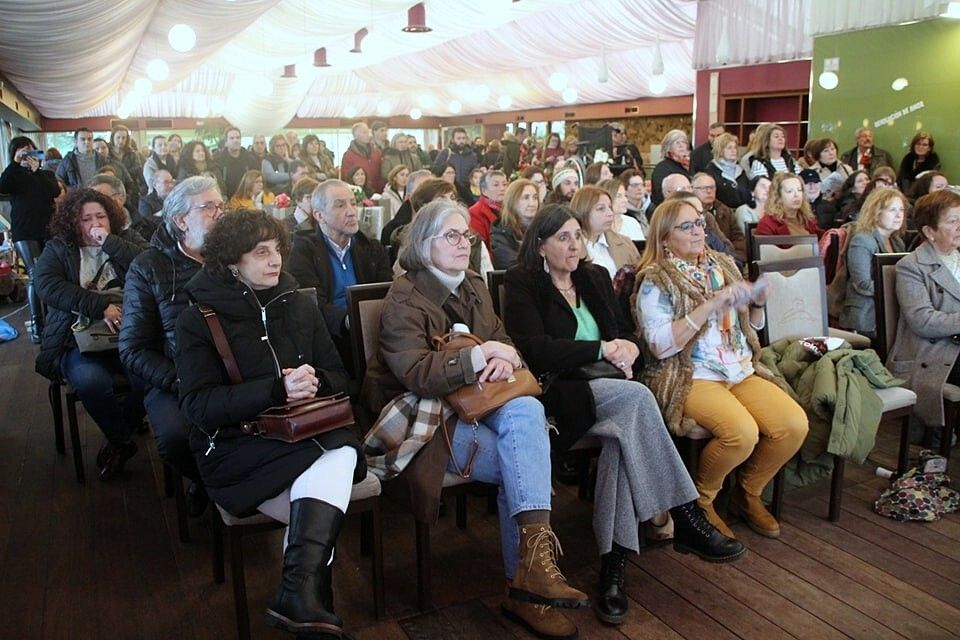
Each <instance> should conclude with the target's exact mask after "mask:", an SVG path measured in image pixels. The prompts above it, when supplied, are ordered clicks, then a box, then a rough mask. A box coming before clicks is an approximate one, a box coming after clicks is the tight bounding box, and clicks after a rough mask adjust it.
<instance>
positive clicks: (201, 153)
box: [177, 140, 223, 189]
mask: <svg viewBox="0 0 960 640" xmlns="http://www.w3.org/2000/svg"><path fill="white" fill-rule="evenodd" d="M193 176H204V177H209V178H215V177H216V172H215V171H214V169H213V161H212V160H211V159H210V151H209V150H208V149H207V145H205V144H203V142H201V141H200V140H191V141H190V142H188V143H187V144H186V145H184V147H183V151H181V152H180V163H179V164H178V165H177V182H182V181H183V180H186V179H187V178H191V177H193ZM222 188H223V186H222V185H221V189H222Z"/></svg>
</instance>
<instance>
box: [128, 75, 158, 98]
mask: <svg viewBox="0 0 960 640" xmlns="http://www.w3.org/2000/svg"><path fill="white" fill-rule="evenodd" d="M151 91H153V83H152V82H150V80H148V79H147V78H137V80H136V82H134V83H133V91H132V93H135V94H136V95H138V96H148V95H150V92H151Z"/></svg>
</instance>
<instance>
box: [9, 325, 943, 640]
mask: <svg viewBox="0 0 960 640" xmlns="http://www.w3.org/2000/svg"><path fill="white" fill-rule="evenodd" d="M11 310H13V308H12V307H11V308H7V307H2V306H0V315H5V314H6V313H8V312H9V311H11ZM21 316H22V317H21ZM25 317H26V314H25V312H20V314H19V315H18V316H14V317H13V318H11V322H13V323H14V324H15V325H16V326H22V323H23V320H24V319H25ZM35 354H36V347H35V346H34V345H32V344H30V343H29V342H27V340H26V339H25V338H22V337H21V338H19V339H17V340H15V341H13V342H10V343H5V344H0V380H2V381H3V382H4V384H0V576H2V579H0V638H3V639H6V638H11V639H14V638H16V639H20V638H29V639H31V640H32V639H38V640H47V639H60V638H62V639H64V640H78V639H79V640H87V639H91V640H99V639H101V638H121V639H135V640H159V639H167V638H178V639H187V640H215V639H216V640H221V639H224V638H234V637H236V628H235V625H234V608H233V593H232V589H231V586H230V577H231V576H230V568H229V563H228V565H227V582H226V583H225V584H222V585H217V584H215V583H214V582H213V578H212V574H211V568H210V550H211V542H210V523H209V519H208V517H206V516H205V517H203V518H199V519H196V520H191V521H190V534H191V538H192V540H191V542H190V543H188V544H183V543H181V542H180V541H179V538H178V530H177V520H176V508H175V505H174V501H173V500H172V499H170V498H167V497H165V496H164V495H163V475H162V471H163V468H162V463H161V461H160V460H159V459H158V457H157V452H156V447H155V445H154V443H153V441H152V437H151V436H150V435H149V434H142V435H138V436H137V443H138V445H139V447H140V452H139V453H138V454H137V456H135V457H134V458H133V459H132V460H131V461H130V463H129V465H128V470H127V473H126V474H125V475H124V476H123V477H121V478H118V479H116V480H115V481H113V482H110V483H102V482H100V481H99V480H98V479H97V478H96V473H95V471H96V468H95V457H96V453H97V450H98V448H99V446H100V443H101V440H102V437H101V435H100V433H99V431H98V430H97V428H96V425H93V424H92V422H91V421H90V419H89V418H88V417H87V416H86V414H85V413H84V412H83V411H82V410H81V411H80V414H79V415H80V422H81V439H82V453H83V458H84V462H85V465H86V471H87V478H88V481H87V485H86V486H80V485H78V484H77V483H76V481H75V479H74V471H73V463H72V458H71V451H70V449H69V437H68V442H67V443H68V449H67V453H66V455H59V454H57V453H56V452H55V451H54V445H53V430H52V418H51V413H50V408H49V405H48V404H47V396H46V381H45V380H44V379H42V378H40V377H39V376H38V375H36V374H35V373H34V371H33V359H34V357H35ZM64 414H65V415H66V412H64ZM897 436H898V431H897V425H895V424H884V425H881V429H880V431H879V433H878V436H877V449H876V450H875V451H874V452H873V453H871V455H870V458H869V460H868V461H867V462H866V463H865V464H863V465H856V464H849V463H848V465H847V473H846V476H845V483H844V496H843V498H844V501H843V513H842V518H841V520H840V522H839V523H837V524H832V523H830V522H828V521H827V520H825V515H826V510H827V495H828V489H829V486H828V483H827V482H826V481H823V482H820V483H818V484H817V485H814V486H808V487H804V488H803V489H800V490H798V491H795V492H793V493H790V494H788V495H787V496H786V501H785V507H784V512H783V519H782V521H783V522H782V526H783V535H782V537H781V538H780V539H777V540H769V539H766V538H762V537H760V536H757V535H755V534H754V533H752V532H751V531H750V530H749V529H747V528H746V526H745V525H744V524H743V523H742V522H739V521H736V520H734V519H731V521H730V522H731V524H732V526H733V529H734V531H735V532H736V533H737V535H738V536H739V537H740V539H741V540H742V541H743V542H744V543H745V544H746V545H747V547H748V549H749V552H748V553H747V555H746V556H745V557H744V558H743V559H742V560H741V561H740V562H737V563H734V564H732V565H712V564H708V563H704V562H701V561H699V560H697V559H696V558H694V557H693V556H684V555H679V554H677V553H675V552H674V551H673V550H672V548H671V546H670V545H667V546H664V547H660V548H657V549H653V550H649V551H646V552H644V553H642V554H640V555H638V556H631V557H630V559H629V562H628V566H627V577H626V585H625V590H626V593H627V596H628V597H629V600H630V613H629V615H628V616H627V619H626V620H625V621H624V623H623V624H621V625H619V626H611V625H607V624H604V623H602V622H600V621H599V620H598V619H597V618H596V615H595V614H594V612H593V611H592V609H589V608H586V609H579V610H574V611H565V612H564V615H566V616H567V617H568V618H569V619H570V620H572V621H573V622H574V623H575V624H576V625H577V626H578V627H579V629H580V638H583V639H589V640H594V639H597V640H625V639H639V638H643V639H644V640H646V639H652V640H678V639H683V638H689V639H698V640H699V639H709V640H713V639H721V640H722V639H733V638H742V639H748V638H749V639H764V640H766V639H768V638H770V639H772V638H803V639H810V640H820V639H830V640H833V639H835V638H837V639H843V638H849V639H855V640H875V639H886V638H890V639H899V638H908V639H910V640H938V639H940V638H957V637H960V544H958V543H960V515H957V514H953V515H950V516H948V517H947V518H945V519H943V520H941V521H939V522H935V523H929V524H919V523H901V522H895V521H893V520H889V519H886V518H883V517H881V516H879V515H877V514H876V513H874V512H873V510H872V505H873V501H874V500H875V499H876V498H877V496H878V495H879V494H880V492H881V491H882V489H883V488H884V487H885V486H886V481H884V480H883V479H881V478H878V477H877V476H875V475H874V468H875V467H876V466H877V465H882V466H891V465H893V464H895V460H896V446H897ZM917 452H918V449H917V448H914V449H913V453H914V455H916V453H917ZM556 491H557V493H556V496H555V497H554V503H553V515H552V519H553V523H554V527H555V529H556V530H557V532H558V534H559V536H560V539H561V541H562V543H563V546H564V552H565V555H564V557H563V558H562V560H561V566H562V568H563V570H564V573H565V574H566V575H567V577H568V579H569V580H570V582H571V583H572V584H574V585H576V586H578V587H580V588H582V589H584V590H586V591H588V592H589V593H591V594H593V592H594V589H595V586H596V582H597V579H598V569H599V561H598V559H597V556H596V553H597V552H596V546H595V543H594V538H593V530H592V525H591V513H592V506H591V505H590V504H589V503H586V502H583V501H581V500H579V499H578V498H577V495H576V488H575V487H568V486H564V485H561V484H558V485H556ZM468 504H469V522H468V527H467V529H466V530H460V529H458V528H457V527H456V526H455V523H454V517H453V511H454V509H453V504H452V503H451V504H450V505H449V513H448V515H446V516H444V517H442V518H441V519H440V521H439V522H438V524H437V525H436V526H435V527H434V528H433V531H432V534H431V542H432V547H433V554H432V562H433V600H434V605H435V606H434V608H433V609H432V610H430V611H427V612H420V611H418V609H417V599H416V562H415V553H414V550H415V544H414V527H413V520H412V518H411V517H410V516H409V514H407V513H406V512H405V511H404V509H403V508H402V506H400V505H399V504H398V503H397V502H396V501H394V500H391V499H386V498H385V499H384V507H383V508H384V513H383V523H384V543H385V545H386V550H387V555H386V558H385V570H386V587H387V588H386V611H387V619H385V620H377V619H375V617H374V615H373V610H372V594H371V589H370V586H371V585H370V579H371V573H370V562H369V558H367V557H364V556H361V555H360V553H359V545H358V543H357V541H358V537H359V518H356V517H350V518H347V519H346V521H345V525H344V530H343V533H342V535H341V544H340V545H339V546H338V549H337V563H336V566H335V572H334V574H335V585H336V594H337V595H336V603H337V611H338V613H339V614H340V615H341V616H342V617H343V618H344V620H345V621H346V624H347V627H348V629H349V630H350V631H351V632H352V634H353V635H354V637H355V638H358V639H359V640H410V639H413V638H424V639H430V640H434V639H447V638H450V639H457V640H474V639H476V640H512V639H523V640H527V639H531V638H533V637H534V636H533V635H532V634H530V633H529V632H528V631H526V630H524V629H522V628H520V627H519V626H517V625H515V624H513V623H512V622H510V621H508V620H506V619H505V618H504V617H503V616H502V615H501V613H500V602H501V600H502V598H503V594H504V589H505V583H504V580H503V575H502V569H501V566H500V544H499V533H498V521H497V517H496V516H495V515H490V514H488V513H487V511H486V499H485V498H482V497H471V498H470V500H469V503H468ZM244 550H245V554H246V572H245V575H246V579H247V591H248V602H249V606H250V612H251V614H250V624H251V633H252V637H253V638H254V640H280V639H281V638H287V637H289V636H287V635H285V634H282V633H280V632H277V631H275V630H273V629H270V628H268V627H267V626H266V625H265V624H264V623H263V620H262V615H263V610H264V608H265V606H266V604H267V602H268V600H269V599H270V597H271V595H272V594H273V591H274V589H275V588H276V586H277V581H278V579H279V574H280V563H281V560H282V552H281V532H280V531H272V532H267V533H263V534H258V535H252V536H248V537H247V538H246V539H245V541H244ZM228 559H229V555H228Z"/></svg>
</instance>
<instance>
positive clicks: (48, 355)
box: [34, 234, 143, 380]
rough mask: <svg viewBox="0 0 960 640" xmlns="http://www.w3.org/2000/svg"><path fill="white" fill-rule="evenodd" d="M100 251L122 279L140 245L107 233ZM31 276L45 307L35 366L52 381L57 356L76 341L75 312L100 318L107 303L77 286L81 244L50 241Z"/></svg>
mask: <svg viewBox="0 0 960 640" xmlns="http://www.w3.org/2000/svg"><path fill="white" fill-rule="evenodd" d="M103 250H104V252H105V253H106V254H107V255H108V256H110V262H111V264H112V265H113V268H114V270H115V271H116V272H117V277H119V278H120V280H121V281H123V280H124V278H125V277H126V273H127V270H128V269H129V268H130V263H131V262H133V259H134V258H136V257H137V255H139V254H140V252H141V251H143V248H142V247H140V246H138V245H137V244H134V243H133V242H130V241H128V240H124V239H123V238H122V237H121V236H119V235H116V234H110V235H109V236H107V239H106V240H105V241H104V242H103ZM34 277H35V278H36V287H37V292H38V293H39V294H40V299H41V300H42V301H43V304H45V305H46V306H47V317H46V324H45V325H44V327H43V339H42V341H41V343H40V354H39V355H38V356H37V363H36V369H37V373H40V374H42V375H44V376H46V377H47V378H50V379H51V380H58V379H59V378H60V356H61V355H62V354H63V352H64V351H66V350H67V349H69V348H70V347H72V346H73V344H75V343H73V335H72V334H71V331H70V326H71V325H72V324H73V323H74V322H75V321H76V320H77V314H81V315H84V316H87V317H88V318H91V319H100V318H102V317H103V312H104V310H105V309H106V308H107V305H108V304H109V303H108V301H107V299H106V298H105V297H104V296H102V295H100V294H99V293H97V292H96V291H90V290H88V289H84V288H83V287H81V286H80V247H79V246H77V245H75V244H73V243H68V242H65V241H64V240H63V239H61V238H54V239H52V240H50V242H48V243H47V245H46V246H45V247H44V249H43V253H41V254H40V259H39V260H38V261H37V266H36V267H35V269H34Z"/></svg>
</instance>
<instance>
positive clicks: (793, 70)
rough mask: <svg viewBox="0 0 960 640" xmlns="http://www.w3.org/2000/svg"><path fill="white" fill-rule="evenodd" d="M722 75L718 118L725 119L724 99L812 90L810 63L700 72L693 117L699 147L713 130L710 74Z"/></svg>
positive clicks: (796, 62)
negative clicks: (708, 132)
mask: <svg viewBox="0 0 960 640" xmlns="http://www.w3.org/2000/svg"><path fill="white" fill-rule="evenodd" d="M713 72H717V73H719V74H720V77H719V85H718V87H717V89H718V105H717V108H718V110H719V111H718V117H719V118H720V119H721V120H722V119H723V112H722V109H723V97H724V96H735V95H749V94H769V93H781V92H798V91H809V90H810V60H796V61H793V62H782V63H771V64H757V65H751V66H744V67H720V68H717V69H701V70H700V71H697V92H696V100H695V107H694V109H695V110H694V114H693V125H694V139H695V140H696V142H695V144H699V143H700V142H701V141H702V140H706V138H707V128H708V127H709V126H710V74H711V73H713Z"/></svg>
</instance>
